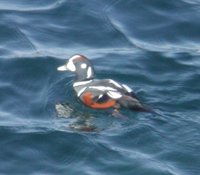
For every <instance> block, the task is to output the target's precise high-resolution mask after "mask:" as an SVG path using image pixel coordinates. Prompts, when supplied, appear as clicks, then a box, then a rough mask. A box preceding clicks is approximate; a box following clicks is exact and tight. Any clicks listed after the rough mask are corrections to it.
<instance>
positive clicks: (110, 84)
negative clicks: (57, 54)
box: [57, 55, 151, 112]
mask: <svg viewBox="0 0 200 175" xmlns="http://www.w3.org/2000/svg"><path fill="white" fill-rule="evenodd" d="M57 70H58V71H71V72H74V73H75V74H76V79H75V81H74V83H73V88H74V90H75V92H76V95H77V97H78V98H79V99H80V101H81V102H82V103H83V104H85V105H86V106H88V107H90V108H93V109H107V108H114V110H116V111H118V110H119V109H120V108H121V107H125V108H128V109H131V110H135V111H143V112H151V109H149V108H148V107H146V106H144V105H143V104H141V102H140V101H139V100H138V98H137V97H136V95H135V94H134V93H133V91H132V89H131V88H129V87H128V86H127V85H125V84H120V83H118V82H116V81H114V80H112V79H95V74H94V69H93V66H92V64H91V62H90V61H89V60H88V59H87V58H86V57H85V56H83V55H74V56H72V57H71V58H70V59H69V60H68V61H67V63H66V64H65V65H63V66H60V67H58V68H57Z"/></svg>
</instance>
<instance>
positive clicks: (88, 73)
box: [87, 67, 92, 78]
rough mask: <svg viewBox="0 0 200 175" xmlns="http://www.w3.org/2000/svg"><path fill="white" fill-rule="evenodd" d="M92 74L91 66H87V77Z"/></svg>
mask: <svg viewBox="0 0 200 175" xmlns="http://www.w3.org/2000/svg"><path fill="white" fill-rule="evenodd" d="M91 76H92V68H91V67H88V70H87V78H90V77H91Z"/></svg>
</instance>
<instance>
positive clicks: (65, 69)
mask: <svg viewBox="0 0 200 175" xmlns="http://www.w3.org/2000/svg"><path fill="white" fill-rule="evenodd" d="M57 70H58V71H67V70H68V69H67V67H66V66H65V65H63V66H60V67H58V68H57Z"/></svg>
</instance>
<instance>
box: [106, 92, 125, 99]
mask: <svg viewBox="0 0 200 175" xmlns="http://www.w3.org/2000/svg"><path fill="white" fill-rule="evenodd" d="M107 94H108V95H109V96H110V97H111V98H113V99H119V98H121V97H122V94H121V93H119V92H114V91H108V93H107Z"/></svg>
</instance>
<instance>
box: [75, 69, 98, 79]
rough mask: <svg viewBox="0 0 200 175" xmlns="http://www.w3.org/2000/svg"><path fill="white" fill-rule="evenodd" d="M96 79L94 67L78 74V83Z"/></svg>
mask: <svg viewBox="0 0 200 175" xmlns="http://www.w3.org/2000/svg"><path fill="white" fill-rule="evenodd" d="M92 79H94V70H93V69H92V67H89V68H88V69H85V70H81V71H78V72H76V81H87V80H92Z"/></svg>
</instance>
